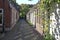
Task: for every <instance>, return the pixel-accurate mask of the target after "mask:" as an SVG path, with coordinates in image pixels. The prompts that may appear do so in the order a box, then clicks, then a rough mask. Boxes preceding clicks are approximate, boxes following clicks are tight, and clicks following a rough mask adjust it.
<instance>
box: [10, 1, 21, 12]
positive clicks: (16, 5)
mask: <svg viewBox="0 0 60 40" xmlns="http://www.w3.org/2000/svg"><path fill="white" fill-rule="evenodd" d="M10 3H11V4H12V5H13V7H15V8H16V10H17V11H19V12H20V6H19V5H18V4H17V3H16V2H14V1H12V0H9V4H10Z"/></svg>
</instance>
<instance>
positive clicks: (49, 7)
mask: <svg viewBox="0 0 60 40" xmlns="http://www.w3.org/2000/svg"><path fill="white" fill-rule="evenodd" d="M56 4H60V0H40V3H39V4H38V5H37V7H38V8H39V9H40V14H41V17H42V21H43V26H44V34H45V35H46V37H45V40H52V39H50V38H53V37H51V35H50V34H49V24H50V16H51V15H52V14H51V12H53V11H54V10H55V5H56Z"/></svg>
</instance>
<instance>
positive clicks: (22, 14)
mask: <svg viewBox="0 0 60 40" xmlns="http://www.w3.org/2000/svg"><path fill="white" fill-rule="evenodd" d="M32 6H33V5H28V4H21V5H20V17H25V15H26V13H27V12H28V11H29V10H30V8H31V7H32Z"/></svg>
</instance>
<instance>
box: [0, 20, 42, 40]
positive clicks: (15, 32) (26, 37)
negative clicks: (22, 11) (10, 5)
mask: <svg viewBox="0 0 60 40" xmlns="http://www.w3.org/2000/svg"><path fill="white" fill-rule="evenodd" d="M0 40H42V37H41V36H39V34H38V33H37V32H36V31H35V30H34V28H33V27H32V26H29V24H28V23H27V22H26V21H25V20H23V19H21V20H20V21H19V22H18V23H17V24H16V25H15V27H14V28H13V29H12V30H11V31H10V32H7V33H6V34H5V36H4V38H2V39H0Z"/></svg>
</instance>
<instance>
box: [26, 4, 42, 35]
mask: <svg viewBox="0 0 60 40" xmlns="http://www.w3.org/2000/svg"><path fill="white" fill-rule="evenodd" d="M39 12H40V10H39V8H37V6H36V5H35V6H34V7H33V8H31V10H30V11H29V12H28V13H27V14H26V20H27V21H28V22H31V23H32V25H33V27H34V28H35V29H36V31H38V32H39V33H40V34H41V35H43V26H42V18H41V16H39V14H40V13H39Z"/></svg>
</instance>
